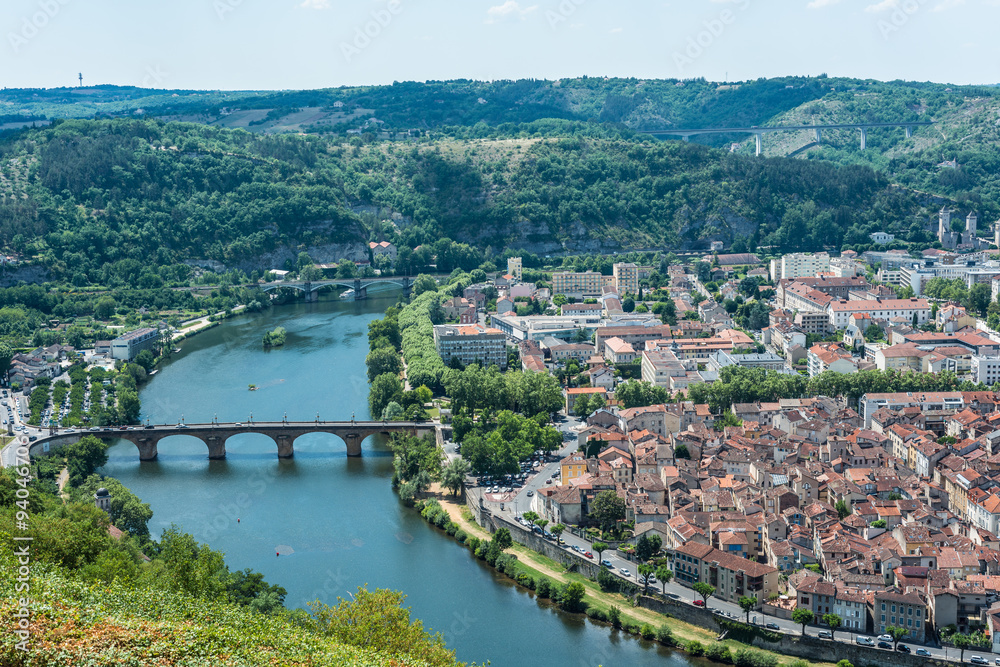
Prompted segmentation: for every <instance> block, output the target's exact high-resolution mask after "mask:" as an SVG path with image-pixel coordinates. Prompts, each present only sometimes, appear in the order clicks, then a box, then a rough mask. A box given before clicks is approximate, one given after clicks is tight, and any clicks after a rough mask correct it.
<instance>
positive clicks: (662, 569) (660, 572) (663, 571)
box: [656, 565, 674, 595]
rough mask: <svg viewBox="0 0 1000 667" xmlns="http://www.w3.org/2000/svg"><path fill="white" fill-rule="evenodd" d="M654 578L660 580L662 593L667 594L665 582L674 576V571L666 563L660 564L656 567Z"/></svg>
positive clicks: (667, 582) (668, 581)
mask: <svg viewBox="0 0 1000 667" xmlns="http://www.w3.org/2000/svg"><path fill="white" fill-rule="evenodd" d="M656 578H657V579H659V580H660V586H662V591H661V592H662V593H663V594H664V595H666V594H667V584H669V583H670V580H671V579H673V578H674V571H673V570H671V569H670V568H669V567H667V566H666V565H660V566H659V567H657V568H656Z"/></svg>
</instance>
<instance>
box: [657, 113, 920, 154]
mask: <svg viewBox="0 0 1000 667" xmlns="http://www.w3.org/2000/svg"><path fill="white" fill-rule="evenodd" d="M933 124H934V121H930V120H924V121H916V120H906V121H900V122H898V123H837V124H834V125H773V126H765V127H758V126H756V125H755V126H753V127H703V128H695V129H690V130H639V133H640V134H648V135H651V136H654V137H680V138H681V139H683V140H684V141H690V139H691V137H694V136H697V135H699V134H752V135H755V137H756V138H757V155H760V154H761V152H762V151H763V147H764V135H765V134H768V133H770V132H796V131H801V130H810V131H813V132H815V133H816V141H817V142H818V141H820V140H821V139H822V137H823V130H860V131H861V150H865V148H867V146H868V130H871V129H875V128H880V127H902V128H903V129H905V130H906V137H907V139H909V138H910V137H911V136H913V128H915V127H919V126H922V125H933Z"/></svg>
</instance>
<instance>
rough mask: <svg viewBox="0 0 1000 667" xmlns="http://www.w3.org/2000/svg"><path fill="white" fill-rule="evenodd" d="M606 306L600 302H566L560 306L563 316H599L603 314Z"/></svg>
mask: <svg viewBox="0 0 1000 667" xmlns="http://www.w3.org/2000/svg"><path fill="white" fill-rule="evenodd" d="M602 310H604V306H602V305H601V304H599V303H564V304H563V305H562V306H560V307H559V313H560V314H561V315H562V316H563V317H588V316H589V317H597V318H599V317H600V316H601V311H602Z"/></svg>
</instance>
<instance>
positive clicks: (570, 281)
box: [552, 271, 610, 296]
mask: <svg viewBox="0 0 1000 667" xmlns="http://www.w3.org/2000/svg"><path fill="white" fill-rule="evenodd" d="M609 278H610V276H609ZM604 285H605V276H603V275H601V274H600V273H598V272H597V271H584V272H582V273H574V272H570V271H557V272H555V273H553V274H552V293H553V294H579V295H588V296H600V294H601V289H602V288H603V287H604Z"/></svg>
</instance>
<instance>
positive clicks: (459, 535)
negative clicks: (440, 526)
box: [455, 528, 469, 543]
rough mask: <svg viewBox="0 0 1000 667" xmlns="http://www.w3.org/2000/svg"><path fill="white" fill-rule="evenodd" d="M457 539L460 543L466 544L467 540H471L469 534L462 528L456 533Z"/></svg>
mask: <svg viewBox="0 0 1000 667" xmlns="http://www.w3.org/2000/svg"><path fill="white" fill-rule="evenodd" d="M455 539H456V540H458V541H459V542H462V543H464V542H465V541H466V540H467V539H469V534H468V533H466V532H465V531H464V530H462V529H461V528H459V529H458V530H456V531H455Z"/></svg>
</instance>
